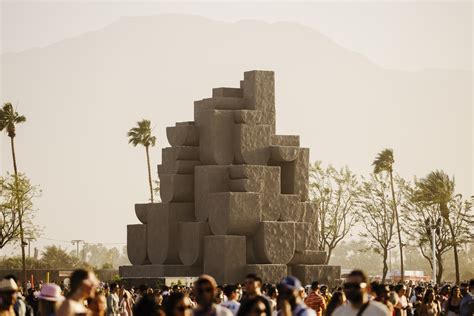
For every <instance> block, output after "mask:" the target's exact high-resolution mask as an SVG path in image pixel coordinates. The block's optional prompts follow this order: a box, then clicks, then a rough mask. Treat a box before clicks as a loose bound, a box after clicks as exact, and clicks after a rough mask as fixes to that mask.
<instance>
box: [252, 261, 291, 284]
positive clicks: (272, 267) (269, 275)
mask: <svg viewBox="0 0 474 316" xmlns="http://www.w3.org/2000/svg"><path fill="white" fill-rule="evenodd" d="M247 273H255V274H256V275H258V276H260V278H262V281H263V282H264V283H273V284H278V283H279V282H280V281H281V279H283V278H284V277H285V276H287V275H288V268H287V266H286V264H249V265H247Z"/></svg>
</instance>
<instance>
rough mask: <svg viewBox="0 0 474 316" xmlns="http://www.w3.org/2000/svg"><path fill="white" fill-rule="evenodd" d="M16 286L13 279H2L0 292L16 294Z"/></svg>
mask: <svg viewBox="0 0 474 316" xmlns="http://www.w3.org/2000/svg"><path fill="white" fill-rule="evenodd" d="M16 291H18V285H17V284H16V282H15V280H13V279H2V280H1V281H0V292H16Z"/></svg>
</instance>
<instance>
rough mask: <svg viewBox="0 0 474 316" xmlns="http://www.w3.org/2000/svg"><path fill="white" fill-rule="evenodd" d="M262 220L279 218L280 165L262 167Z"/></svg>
mask: <svg viewBox="0 0 474 316" xmlns="http://www.w3.org/2000/svg"><path fill="white" fill-rule="evenodd" d="M262 179H263V191H262V193H263V197H262V220H263V221H277V220H278V219H279V218H280V215H281V214H280V210H281V207H282V206H281V204H280V191H281V182H280V167H268V166H266V167H264V169H263V177H262Z"/></svg>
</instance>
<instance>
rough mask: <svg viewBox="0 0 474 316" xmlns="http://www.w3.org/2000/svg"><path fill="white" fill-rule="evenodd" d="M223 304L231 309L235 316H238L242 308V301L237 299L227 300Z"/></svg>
mask: <svg viewBox="0 0 474 316" xmlns="http://www.w3.org/2000/svg"><path fill="white" fill-rule="evenodd" d="M221 306H224V307H225V308H227V309H228V310H230V311H231V312H232V314H234V316H236V315H237V312H238V311H239V308H240V303H239V302H237V301H225V302H222V303H221Z"/></svg>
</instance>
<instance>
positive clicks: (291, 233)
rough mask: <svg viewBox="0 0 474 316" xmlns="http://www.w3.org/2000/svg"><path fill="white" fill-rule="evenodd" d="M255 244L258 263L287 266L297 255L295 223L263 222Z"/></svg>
mask: <svg viewBox="0 0 474 316" xmlns="http://www.w3.org/2000/svg"><path fill="white" fill-rule="evenodd" d="M253 243H254V252H255V258H256V259H257V262H258V263H272V264H287V263H288V262H290V260H291V259H292V258H293V255H294V253H295V223H294V222H261V223H260V226H259V228H258V230H257V233H256V234H255V236H253Z"/></svg>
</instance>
